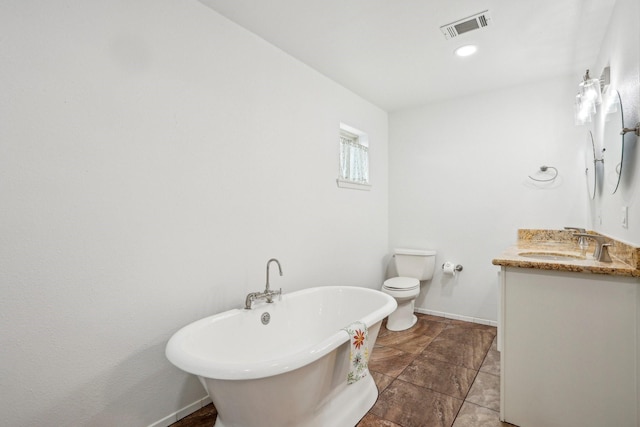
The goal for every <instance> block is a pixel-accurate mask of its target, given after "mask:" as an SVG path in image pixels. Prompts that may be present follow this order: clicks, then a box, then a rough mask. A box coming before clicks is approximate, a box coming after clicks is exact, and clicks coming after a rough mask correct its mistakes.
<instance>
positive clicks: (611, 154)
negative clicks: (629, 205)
mask: <svg viewBox="0 0 640 427" xmlns="http://www.w3.org/2000/svg"><path fill="white" fill-rule="evenodd" d="M601 116H602V119H603V120H604V123H603V132H602V145H603V147H604V156H603V157H604V176H605V185H606V186H607V189H608V190H609V191H610V192H611V194H613V193H615V192H616V190H618V184H619V183H620V176H621V175H622V152H623V145H624V136H623V135H620V130H621V129H622V128H623V127H624V125H623V123H624V121H623V118H622V102H621V100H620V94H619V93H618V91H617V90H615V89H611V87H609V88H608V89H607V91H606V92H605V96H604V97H603V99H602V105H601Z"/></svg>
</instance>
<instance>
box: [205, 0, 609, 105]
mask: <svg viewBox="0 0 640 427" xmlns="http://www.w3.org/2000/svg"><path fill="white" fill-rule="evenodd" d="M200 2H201V3H203V4H205V5H206V6H208V7H210V8H211V9H213V10H215V11H217V12H218V13H220V14H221V15H223V16H225V17H227V18H228V19H230V20H231V21H234V22H236V23H237V24H239V25H240V26H242V27H244V28H246V29H247V30H249V31H251V32H253V33H255V34H257V35H258V36H260V37H261V38H263V39H264V40H266V41H268V42H269V43H271V44H273V45H275V46H276V47H278V48H280V49H281V50H283V51H285V52H287V53H288V54H290V55H291V56H293V57H295V58H297V59H298V60H300V61H302V62H304V63H306V64H307V65H309V66H310V67H312V68H314V69H315V70H317V71H319V72H320V73H322V74H324V75H325V76H327V77H329V78H331V79H332V80H334V81H336V82H338V83H339V84H341V85H343V86H345V87H347V88H348V89H350V90H351V91H353V92H355V93H356V94H358V95H360V96H361V97H363V98H365V99H367V100H369V101H370V102H372V103H374V104H376V105H378V106H379V107H381V108H382V109H384V110H386V111H389V112H391V111H396V110H399V109H403V108H410V107H415V106H418V105H423V104H427V103H430V102H434V101H438V100H443V99H448V98H455V97H460V96H464V95H468V94H472V93H477V92H481V91H487V90H495V89H498V88H501V87H508V86H513V85H518V84H522V83H525V82H530V81H536V80H542V79H545V78H550V77H553V76H559V75H569V74H575V75H576V83H577V82H578V81H579V80H580V78H581V75H582V74H584V70H585V69H586V68H588V67H589V66H592V65H593V63H594V62H595V60H596V55H597V54H598V51H599V47H600V44H601V41H602V38H603V36H604V33H605V29H606V27H607V25H608V22H609V19H610V16H611V11H612V9H613V5H614V3H615V0H200ZM485 10H488V15H489V17H490V19H491V20H490V22H489V25H488V26H487V27H485V28H482V29H479V30H475V31H470V32H467V33H464V34H461V35H459V36H457V37H454V38H451V39H449V40H447V39H446V38H445V36H444V34H443V33H442V32H441V31H440V27H441V26H443V25H446V24H449V23H451V22H454V21H458V20H460V19H463V18H466V17H468V16H470V15H474V14H476V13H479V12H482V11H485ZM470 43H473V44H477V45H478V48H479V50H478V53H477V54H475V55H474V56H471V57H467V58H458V57H456V56H455V55H454V54H453V51H454V50H455V48H457V47H459V46H461V45H465V44H470Z"/></svg>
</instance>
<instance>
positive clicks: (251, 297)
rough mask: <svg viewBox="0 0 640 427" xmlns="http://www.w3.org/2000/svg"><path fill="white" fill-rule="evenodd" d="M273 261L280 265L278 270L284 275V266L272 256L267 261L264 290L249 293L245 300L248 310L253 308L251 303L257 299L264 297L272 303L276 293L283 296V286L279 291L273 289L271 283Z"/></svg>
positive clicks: (245, 306)
mask: <svg viewBox="0 0 640 427" xmlns="http://www.w3.org/2000/svg"><path fill="white" fill-rule="evenodd" d="M272 262H275V263H276V264H277V265H278V272H279V273H280V276H282V267H281V266H280V261H278V260H277V259H275V258H271V259H270V260H269V261H267V283H266V285H265V288H264V292H251V293H249V294H248V295H247V298H245V301H244V308H245V309H246V310H251V305H252V304H253V302H254V301H256V300H260V299H264V300H266V301H267V302H268V303H272V302H273V297H274V295H279V296H280V297H281V298H282V288H281V289H279V290H277V291H272V290H271V287H270V285H269V266H270V265H271V263H272Z"/></svg>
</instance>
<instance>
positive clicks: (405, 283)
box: [382, 249, 436, 331]
mask: <svg viewBox="0 0 640 427" xmlns="http://www.w3.org/2000/svg"><path fill="white" fill-rule="evenodd" d="M393 261H394V264H395V266H396V270H397V272H398V277H393V278H391V279H387V280H385V281H384V284H383V285H382V292H384V293H386V294H389V295H391V296H392V297H394V298H395V299H396V301H397V302H398V308H396V310H395V311H394V312H393V313H391V314H390V315H389V318H388V319H387V329H389V330H390V331H404V330H405V329H409V328H410V327H412V326H413V325H415V324H416V322H417V321H418V318H417V317H416V315H415V314H413V306H414V303H415V300H416V297H417V296H418V294H420V281H421V280H429V279H431V278H432V277H433V270H434V267H435V265H436V251H425V250H417V249H394V251H393Z"/></svg>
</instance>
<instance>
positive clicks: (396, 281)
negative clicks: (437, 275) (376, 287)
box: [382, 277, 420, 291]
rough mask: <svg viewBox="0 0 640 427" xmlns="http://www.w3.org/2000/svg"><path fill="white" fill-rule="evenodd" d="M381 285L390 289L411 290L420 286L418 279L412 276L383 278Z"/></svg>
mask: <svg viewBox="0 0 640 427" xmlns="http://www.w3.org/2000/svg"><path fill="white" fill-rule="evenodd" d="M382 287H383V288H386V289H389V290H390V291H412V290H414V289H418V288H420V281H419V280H418V279H414V278H413V277H392V278H391V279H387V280H385V281H384V284H383V285H382Z"/></svg>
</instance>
